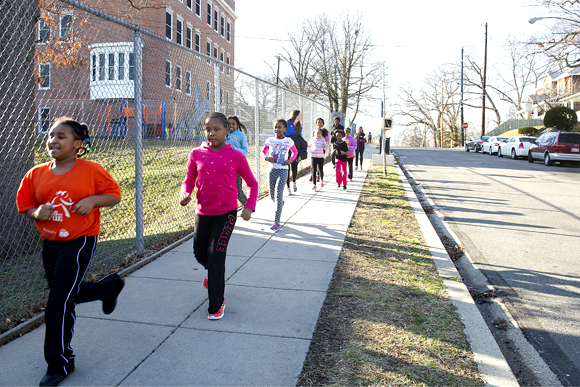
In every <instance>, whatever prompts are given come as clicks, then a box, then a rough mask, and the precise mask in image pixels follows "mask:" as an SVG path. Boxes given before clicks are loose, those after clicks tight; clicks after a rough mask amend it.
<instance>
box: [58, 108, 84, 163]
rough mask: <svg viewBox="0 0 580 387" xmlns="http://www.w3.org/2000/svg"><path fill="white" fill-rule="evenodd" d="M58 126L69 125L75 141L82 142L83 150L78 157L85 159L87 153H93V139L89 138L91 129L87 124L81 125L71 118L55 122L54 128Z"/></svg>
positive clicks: (60, 118) (80, 150) (61, 118)
mask: <svg viewBox="0 0 580 387" xmlns="http://www.w3.org/2000/svg"><path fill="white" fill-rule="evenodd" d="M57 125H68V126H70V127H71V128H72V130H73V136H74V138H75V140H80V141H82V145H81V148H80V149H79V151H78V152H77V157H83V156H84V155H86V154H87V153H91V152H92V151H93V149H92V148H91V146H92V145H91V137H90V136H89V127H88V126H87V124H85V123H79V122H78V121H75V120H74V119H72V118H70V117H59V118H57V119H56V120H55V121H54V124H52V127H53V128H54V127H55V126H57Z"/></svg>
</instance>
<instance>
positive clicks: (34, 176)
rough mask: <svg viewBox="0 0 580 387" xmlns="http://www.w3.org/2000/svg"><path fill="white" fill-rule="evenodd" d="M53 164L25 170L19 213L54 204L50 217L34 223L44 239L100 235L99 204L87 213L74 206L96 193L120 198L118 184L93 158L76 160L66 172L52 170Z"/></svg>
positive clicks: (17, 196)
mask: <svg viewBox="0 0 580 387" xmlns="http://www.w3.org/2000/svg"><path fill="white" fill-rule="evenodd" d="M51 163H52V161H51V162H48V163H44V164H39V165H37V166H35V167H34V168H32V169H31V170H30V171H28V172H27V173H26V175H25V176H24V178H23V179H22V182H21V183H20V188H19V189H18V193H17V194H16V205H17V207H18V212H20V213H22V214H26V211H28V210H29V209H31V208H35V207H38V206H40V205H42V204H52V206H53V208H52V215H51V216H50V219H48V220H37V221H35V222H34V223H35V225H36V228H38V230H39V231H40V237H41V238H42V239H49V240H51V241H66V240H69V239H74V238H78V237H81V236H94V235H99V234H100V233H101V211H100V210H99V207H94V208H93V210H92V211H91V212H90V213H89V214H87V215H86V216H81V215H79V214H78V213H76V212H73V207H74V206H75V204H76V203H77V202H79V201H80V200H82V199H84V198H86V197H89V196H93V195H103V194H109V195H113V196H115V197H118V198H120V197H121V188H120V187H119V184H117V182H116V181H115V180H114V179H113V178H112V177H111V175H110V174H109V172H107V171H106V170H105V168H103V167H102V166H101V165H100V164H99V163H96V162H94V161H88V160H82V159H76V161H75V165H74V166H73V167H72V169H71V170H70V171H68V172H67V173H65V174H63V175H55V174H54V173H52V171H51V169H50V166H51Z"/></svg>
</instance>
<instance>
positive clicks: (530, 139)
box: [520, 137, 535, 142]
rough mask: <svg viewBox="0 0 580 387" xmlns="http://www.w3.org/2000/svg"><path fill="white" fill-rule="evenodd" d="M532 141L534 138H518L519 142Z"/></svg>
mask: <svg viewBox="0 0 580 387" xmlns="http://www.w3.org/2000/svg"><path fill="white" fill-rule="evenodd" d="M534 140H535V138H534V137H520V142H532V141H534Z"/></svg>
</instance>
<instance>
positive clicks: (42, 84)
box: [38, 63, 50, 90]
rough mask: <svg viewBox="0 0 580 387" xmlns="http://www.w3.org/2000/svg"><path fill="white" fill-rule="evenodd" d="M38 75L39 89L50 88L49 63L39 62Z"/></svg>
mask: <svg viewBox="0 0 580 387" xmlns="http://www.w3.org/2000/svg"><path fill="white" fill-rule="evenodd" d="M38 75H39V77H40V79H39V89H41V90H47V89H50V63H43V64H40V65H39V68H38Z"/></svg>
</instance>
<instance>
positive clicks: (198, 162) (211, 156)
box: [181, 142, 258, 215]
mask: <svg viewBox="0 0 580 387" xmlns="http://www.w3.org/2000/svg"><path fill="white" fill-rule="evenodd" d="M238 174H239V175H240V176H241V177H242V179H244V181H245V182H246V185H247V186H248V201H247V203H246V207H247V208H249V209H251V210H252V211H255V210H256V200H257V199H258V182H257V181H256V179H255V178H254V175H253V174H252V170H251V169H250V166H249V165H248V161H247V160H246V156H244V155H243V154H242V152H239V151H237V150H235V149H234V148H232V146H231V145H229V144H227V145H225V146H224V147H223V148H222V149H220V150H219V151H214V150H213V149H212V148H211V146H210V145H209V143H207V142H204V143H203V144H202V145H201V146H200V147H198V148H194V149H193V150H192V151H191V153H190V154H189V162H188V164H187V172H186V174H185V179H184V180H183V184H182V185H181V192H187V193H191V192H193V189H194V188H195V187H197V194H196V199H197V206H196V213H197V214H198V215H221V214H225V213H226V212H229V211H232V210H237V209H238V200H237V198H238V188H237V186H236V178H237V176H238Z"/></svg>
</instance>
